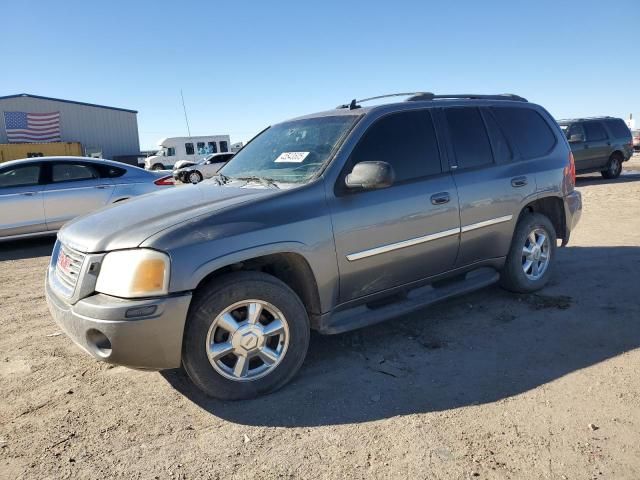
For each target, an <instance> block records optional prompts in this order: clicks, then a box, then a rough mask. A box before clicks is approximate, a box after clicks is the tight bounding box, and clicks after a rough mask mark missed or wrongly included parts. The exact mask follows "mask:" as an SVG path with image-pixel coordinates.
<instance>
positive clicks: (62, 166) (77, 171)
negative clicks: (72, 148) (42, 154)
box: [51, 163, 100, 183]
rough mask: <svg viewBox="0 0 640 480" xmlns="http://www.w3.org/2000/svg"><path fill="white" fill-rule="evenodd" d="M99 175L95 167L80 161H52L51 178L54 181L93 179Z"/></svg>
mask: <svg viewBox="0 0 640 480" xmlns="http://www.w3.org/2000/svg"><path fill="white" fill-rule="evenodd" d="M99 177H100V175H98V172H97V170H96V169H95V168H93V167H92V166H90V165H84V164H81V163H54V164H53V167H52V169H51V180H52V181H53V182H54V183H56V182H75V181H79V180H93V179H94V178H99Z"/></svg>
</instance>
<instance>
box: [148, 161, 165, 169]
mask: <svg viewBox="0 0 640 480" xmlns="http://www.w3.org/2000/svg"><path fill="white" fill-rule="evenodd" d="M151 170H164V165H162V164H161V163H155V164H154V165H153V167H151Z"/></svg>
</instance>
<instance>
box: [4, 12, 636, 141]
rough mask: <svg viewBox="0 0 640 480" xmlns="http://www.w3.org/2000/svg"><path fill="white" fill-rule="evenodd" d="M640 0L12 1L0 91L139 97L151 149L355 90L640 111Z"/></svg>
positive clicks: (262, 122)
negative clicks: (515, 98) (506, 96)
mask: <svg viewBox="0 0 640 480" xmlns="http://www.w3.org/2000/svg"><path fill="white" fill-rule="evenodd" d="M638 6H639V5H638V2H637V0H615V1H609V2H603V1H589V0H583V1H546V0H536V1H532V0H528V1H517V0H512V1H493V2H492V1H490V0H487V1H454V0H449V1H431V2H429V1H402V0H396V1H394V2H375V1H352V2H349V1H346V0H342V1H332V0H323V1H322V2H310V1H297V2H293V1H277V0H272V1H269V2H258V1H256V2H250V1H245V0H236V1H233V2H215V1H204V0H203V1H186V0H183V1H180V2H178V1H170V2H169V1H143V0H128V1H121V0H110V1H107V2H93V1H75V0H73V1H71V0H69V1H64V0H63V1H60V2H51V1H47V0H39V1H35V0H20V1H14V2H3V6H2V9H1V12H2V15H1V16H2V19H3V21H2V25H3V27H2V37H3V41H2V43H0V61H1V64H2V66H3V68H2V69H1V72H2V73H1V74H0V95H7V94H14V93H23V92H26V93H33V94H38V95H45V96H52V97H59V98H66V99H72V100H79V101H86V102H92V103H100V104H105V105H113V106H120V107H125V108H131V109H136V110H138V111H139V116H138V123H139V130H140V141H141V146H142V147H143V148H148V147H152V146H153V145H155V144H156V141H157V140H158V139H159V138H161V137H167V136H178V135H186V127H185V122H184V116H183V112H182V105H181V103H180V89H182V90H183V91H184V97H185V102H186V105H187V110H188V113H189V121H190V124H191V133H192V134H194V135H195V134H218V133H229V134H230V135H231V138H232V141H239V140H247V139H249V138H250V137H251V136H253V135H254V134H255V133H257V132H258V131H259V130H261V129H262V128H263V127H265V126H266V125H269V124H271V123H274V122H277V121H280V120H283V119H286V118H290V117H293V116H297V115H302V114H305V113H309V112H313V111H319V110H326V109H328V108H333V107H334V106H336V105H337V104H339V103H343V102H347V101H349V100H350V99H351V98H354V97H358V98H362V97H367V96H373V95H376V94H381V93H389V92H402V91H433V92H436V93H456V92H457V93H460V92H463V93H467V92H474V93H500V92H512V93H517V94H520V95H522V96H525V97H527V98H529V99H530V100H531V101H534V102H536V103H540V104H542V105H544V106H545V107H546V108H547V109H548V110H549V111H550V112H551V113H552V114H553V115H555V116H556V117H557V118H562V117H571V116H585V115H604V114H608V115H616V116H624V117H626V116H628V114H629V113H630V112H633V113H634V117H635V116H636V114H638V115H640V106H639V105H638V98H639V97H638V96H637V93H638V91H639V90H640V89H639V88H638V86H637V83H638V81H639V80H640V72H639V70H640V60H639V57H638V55H637V54H636V52H635V51H634V50H635V46H636V38H637V33H635V30H636V29H637V27H638V19H639V18H640V17H639V16H638V14H637V11H638Z"/></svg>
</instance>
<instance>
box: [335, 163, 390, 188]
mask: <svg viewBox="0 0 640 480" xmlns="http://www.w3.org/2000/svg"><path fill="white" fill-rule="evenodd" d="M395 178H396V175H395V173H394V172H393V167H392V166H391V165H389V164H388V163H387V162H360V163H357V164H356V165H355V166H354V167H353V170H352V171H351V173H350V174H349V175H347V178H345V184H346V185H347V187H349V188H363V189H366V190H372V189H376V188H386V187H390V186H391V185H393V181H394V180H395Z"/></svg>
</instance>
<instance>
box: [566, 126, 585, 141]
mask: <svg viewBox="0 0 640 480" xmlns="http://www.w3.org/2000/svg"><path fill="white" fill-rule="evenodd" d="M574 135H582V138H584V129H583V128H582V125H580V124H579V123H574V124H572V125H571V126H570V127H569V128H568V129H567V140H571V137H572V136H574Z"/></svg>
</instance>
